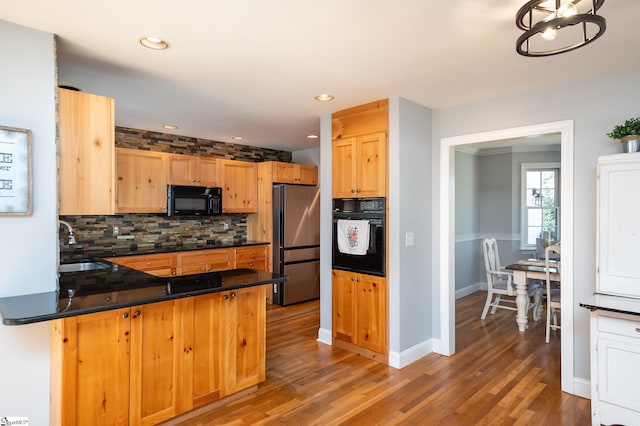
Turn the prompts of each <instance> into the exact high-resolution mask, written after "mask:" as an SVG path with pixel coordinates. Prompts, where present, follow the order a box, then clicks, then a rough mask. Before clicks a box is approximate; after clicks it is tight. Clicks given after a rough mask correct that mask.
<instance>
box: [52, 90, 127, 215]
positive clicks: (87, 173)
mask: <svg viewBox="0 0 640 426" xmlns="http://www.w3.org/2000/svg"><path fill="white" fill-rule="evenodd" d="M58 116H59V123H58V125H59V188H60V207H59V212H58V213H59V214H60V215H91V214H99V215H108V214H113V213H114V212H115V190H114V175H115V170H114V167H115V158H114V157H115V154H114V146H115V142H114V140H115V135H114V102H113V99H111V98H107V97H104V96H97V95H92V94H89V93H82V92H77V91H73V90H66V89H58Z"/></svg>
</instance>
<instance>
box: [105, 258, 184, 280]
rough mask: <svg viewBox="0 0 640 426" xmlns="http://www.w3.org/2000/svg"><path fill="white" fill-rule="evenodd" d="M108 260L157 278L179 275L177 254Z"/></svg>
mask: <svg viewBox="0 0 640 426" xmlns="http://www.w3.org/2000/svg"><path fill="white" fill-rule="evenodd" d="M106 260H108V261H109V262H113V263H117V264H118V265H123V266H126V267H128V268H131V269H136V270H138V271H143V272H146V273H147V274H151V275H155V276H157V277H170V276H173V275H178V255H177V254H176V253H159V254H141V255H135V256H119V257H108V258H106Z"/></svg>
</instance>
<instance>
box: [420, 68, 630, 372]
mask: <svg viewBox="0 0 640 426" xmlns="http://www.w3.org/2000/svg"><path fill="white" fill-rule="evenodd" d="M638 87H640V70H639V69H637V68H636V69H629V70H625V71H620V72H618V73H612V74H606V75H601V76H596V77H593V78H590V79H582V80H578V81H575V82H573V83H569V84H564V85H561V86H558V85H553V86H550V87H548V88H546V89H537V90H531V91H527V92H523V93H520V94H517V95H511V96H505V97H501V98H497V99H490V100H485V101H482V102H477V103H473V104H468V105H461V106H456V107H451V108H445V109H439V110H434V112H433V140H434V144H433V150H434V151H433V160H434V161H433V163H432V164H433V175H432V176H433V178H434V184H435V187H434V192H435V193H434V194H433V195H434V196H435V197H438V196H439V173H440V164H439V159H440V142H439V141H440V140H441V139H442V138H443V137H449V136H455V135H464V134H473V133H480V132H484V131H490V130H497V129H506V128H512V127H519V126H525V125H532V124H539V123H547V122H555V121H560V120H574V123H575V129H574V137H575V149H574V165H575V167H574V175H573V182H574V188H573V191H574V205H573V210H574V217H573V225H574V230H575V233H574V241H573V246H574V248H575V252H574V256H575V259H574V262H575V263H574V271H573V273H574V297H575V300H574V304H575V305H577V304H578V303H579V301H580V300H583V299H585V298H586V297H588V296H590V295H591V294H592V293H593V292H594V291H595V273H594V262H595V244H596V241H595V228H596V208H595V207H596V191H595V182H596V175H595V171H596V161H597V158H598V157H599V156H601V155H605V154H613V153H619V152H621V148H620V145H619V143H617V142H613V141H611V140H610V139H608V138H607V136H606V133H607V132H609V131H610V130H611V128H612V127H613V126H614V125H615V124H618V123H620V122H621V121H624V120H625V119H627V118H629V117H635V116H637V115H638V90H637V88H638ZM424 192H425V194H426V191H424ZM425 196H426V195H425ZM435 199H437V198H435ZM434 219H435V220H434V222H433V226H434V228H433V229H434V234H433V236H434V240H433V244H434V247H435V248H436V249H437V247H439V244H440V242H439V240H438V239H439V235H438V234H437V232H436V231H437V230H438V229H439V222H440V217H439V212H438V211H434ZM433 265H434V275H433V281H432V286H433V287H432V289H433V292H434V296H433V300H438V299H439V297H440V291H439V282H440V270H439V254H438V252H437V250H434V259H433ZM433 309H434V335H436V336H439V330H440V323H439V322H440V321H439V316H440V312H439V309H440V307H439V305H437V304H434V305H433ZM588 319H589V315H588V312H587V311H586V310H584V309H581V308H576V309H575V311H574V342H575V344H574V348H575V349H574V358H575V359H574V366H575V370H574V376H575V377H580V378H588V377H589V376H590V374H589V321H588Z"/></svg>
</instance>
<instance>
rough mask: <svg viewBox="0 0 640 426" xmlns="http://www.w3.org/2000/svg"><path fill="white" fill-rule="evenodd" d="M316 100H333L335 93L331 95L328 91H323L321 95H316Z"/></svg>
mask: <svg viewBox="0 0 640 426" xmlns="http://www.w3.org/2000/svg"><path fill="white" fill-rule="evenodd" d="M315 99H316V101H322V102H325V101H332V100H333V95H329V94H328V93H321V94H319V95H316V96H315Z"/></svg>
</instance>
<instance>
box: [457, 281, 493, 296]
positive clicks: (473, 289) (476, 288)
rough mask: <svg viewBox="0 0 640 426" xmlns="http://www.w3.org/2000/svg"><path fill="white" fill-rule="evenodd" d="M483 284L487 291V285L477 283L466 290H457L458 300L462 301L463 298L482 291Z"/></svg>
mask: <svg viewBox="0 0 640 426" xmlns="http://www.w3.org/2000/svg"><path fill="white" fill-rule="evenodd" d="M483 284H484V289H485V290H486V289H487V283H475V284H471V285H469V286H466V287H464V288H461V289H458V290H456V300H457V299H460V298H461V297H465V296H468V295H470V294H473V293H475V292H476V291H480V290H482V285H483Z"/></svg>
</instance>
